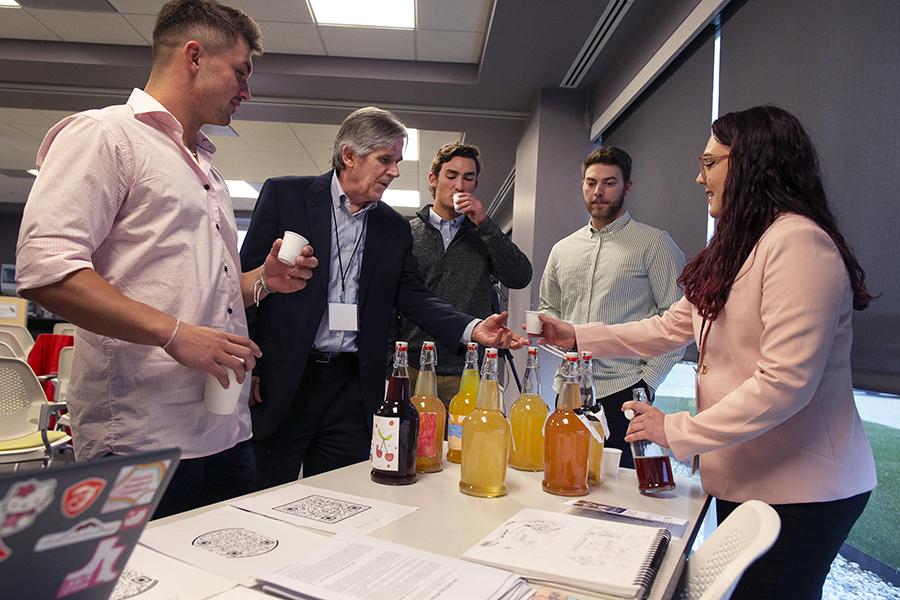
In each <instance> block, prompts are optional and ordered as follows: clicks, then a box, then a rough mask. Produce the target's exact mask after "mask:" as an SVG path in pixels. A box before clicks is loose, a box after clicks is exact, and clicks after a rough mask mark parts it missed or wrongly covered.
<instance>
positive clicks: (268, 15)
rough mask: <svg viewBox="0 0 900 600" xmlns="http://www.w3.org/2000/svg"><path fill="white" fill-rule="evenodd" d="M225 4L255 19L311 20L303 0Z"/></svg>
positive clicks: (248, 0) (240, 0)
mask: <svg viewBox="0 0 900 600" xmlns="http://www.w3.org/2000/svg"><path fill="white" fill-rule="evenodd" d="M227 4H230V5H231V6H234V7H235V8H240V9H241V10H243V11H244V12H246V13H247V14H248V15H250V16H251V17H253V18H254V19H255V20H256V21H281V22H287V23H312V22H313V18H312V15H310V14H309V9H308V8H307V6H306V2H305V1H304V0H231V1H227ZM264 43H265V41H264Z"/></svg>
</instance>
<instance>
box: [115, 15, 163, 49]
mask: <svg viewBox="0 0 900 600" xmlns="http://www.w3.org/2000/svg"><path fill="white" fill-rule="evenodd" d="M122 16H123V17H124V18H125V20H126V21H128V22H129V23H131V26H132V27H134V28H135V29H137V30H138V33H140V34H141V35H142V36H143V37H144V40H145V41H146V42H147V43H148V44H150V43H153V27H154V26H155V25H156V17H155V16H153V15H125V14H123V15H122Z"/></svg>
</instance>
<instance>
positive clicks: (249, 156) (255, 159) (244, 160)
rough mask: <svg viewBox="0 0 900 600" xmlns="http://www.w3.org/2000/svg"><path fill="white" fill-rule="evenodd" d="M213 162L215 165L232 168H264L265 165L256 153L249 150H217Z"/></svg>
mask: <svg viewBox="0 0 900 600" xmlns="http://www.w3.org/2000/svg"><path fill="white" fill-rule="evenodd" d="M213 162H214V163H216V164H222V165H227V166H229V167H234V166H236V165H238V166H239V165H247V166H253V167H264V166H265V163H264V162H263V161H262V159H261V158H260V157H259V156H257V155H256V152H252V151H250V150H219V151H217V152H216V154H215V156H214V158H213Z"/></svg>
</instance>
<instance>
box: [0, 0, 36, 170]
mask: <svg viewBox="0 0 900 600" xmlns="http://www.w3.org/2000/svg"><path fill="white" fill-rule="evenodd" d="M2 1H3V0H0V2H2ZM25 172H26V173H28V174H29V175H34V176H35V177H37V175H38V170H37V169H28V170H27V171H25Z"/></svg>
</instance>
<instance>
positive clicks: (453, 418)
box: [447, 415, 466, 450]
mask: <svg viewBox="0 0 900 600" xmlns="http://www.w3.org/2000/svg"><path fill="white" fill-rule="evenodd" d="M465 420H466V415H450V423H449V425H448V426H447V445H448V446H449V447H450V449H451V450H462V426H463V421H465Z"/></svg>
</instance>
